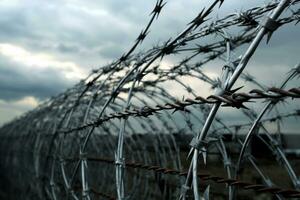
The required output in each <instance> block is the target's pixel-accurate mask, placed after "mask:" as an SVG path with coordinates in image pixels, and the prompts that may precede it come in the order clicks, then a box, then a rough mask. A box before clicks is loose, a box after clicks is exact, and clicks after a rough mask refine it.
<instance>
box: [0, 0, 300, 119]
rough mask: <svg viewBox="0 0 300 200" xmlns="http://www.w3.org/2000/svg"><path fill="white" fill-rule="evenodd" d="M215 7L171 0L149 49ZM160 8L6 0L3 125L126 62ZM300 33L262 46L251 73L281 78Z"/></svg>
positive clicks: (115, 2) (237, 5)
mask: <svg viewBox="0 0 300 200" xmlns="http://www.w3.org/2000/svg"><path fill="white" fill-rule="evenodd" d="M208 2H209V1H199V0H189V1H186V0H169V1H168V3H167V5H166V7H165V9H164V10H163V11H162V13H161V16H160V18H159V20H158V21H156V22H155V23H154V25H153V26H152V28H151V34H150V36H151V37H148V38H147V39H146V40H145V42H144V44H143V47H144V48H145V49H146V48H148V47H151V45H152V44H154V43H157V42H159V41H163V40H165V39H167V38H169V37H172V36H175V35H176V33H178V32H180V31H181V30H182V29H183V28H184V27H185V25H186V24H187V23H188V22H190V21H191V19H193V17H195V16H196V15H197V13H198V12H199V11H200V10H201V9H202V8H203V6H205V5H207V4H208ZM266 2H269V1H266ZM257 4H264V2H262V1H246V0H244V1H241V0H227V1H225V3H224V5H223V6H222V7H221V9H220V10H219V12H218V15H219V16H220V17H221V16H223V15H226V14H229V13H232V12H237V11H240V10H243V9H245V8H247V7H249V6H255V5H257ZM154 5H155V0H148V1H136V0H109V1H107V0H97V1H95V0H0V15H1V18H0V27H1V28H0V125H1V124H3V123H5V122H7V121H9V120H11V119H12V118H14V117H15V116H18V115H20V114H22V113H24V112H25V111H27V110H29V109H32V108H34V107H36V106H37V105H38V103H39V102H41V101H43V100H45V99H46V98H49V97H50V96H53V95H56V94H58V93H59V92H62V91H64V90H65V89H66V88H68V87H71V86H72V85H73V84H74V83H76V82H78V81H79V80H80V79H81V78H84V77H85V76H86V75H87V74H88V72H89V71H90V70H91V69H94V68H99V67H101V66H103V65H105V64H107V63H109V62H110V61H112V60H114V59H116V58H118V57H120V56H121V55H122V54H123V52H125V51H126V49H128V48H129V47H130V45H131V44H132V42H133V41H134V40H135V38H136V37H137V35H138V34H139V33H140V31H141V29H142V28H143V27H144V25H145V23H147V21H148V20H149V14H150V12H151V11H152V9H153V6H154ZM299 35H300V30H299V26H298V27H296V26H294V25H289V26H288V28H284V29H280V30H278V31H277V32H276V34H275V36H274V38H272V42H271V44H270V45H269V46H268V48H267V47H266V46H264V45H262V47H261V49H263V51H261V53H259V54H258V56H257V58H256V59H255V62H253V63H252V65H253V66H254V67H253V68H252V72H253V73H254V74H255V73H256V71H255V69H257V68H258V67H261V66H263V65H265V64H266V63H267V64H268V65H272V66H273V67H274V68H273V70H272V73H274V76H276V73H277V74H279V75H280V74H281V75H282V73H283V72H286V71H287V69H288V67H291V66H294V65H295V64H296V63H297V62H299V46H300V40H299ZM270 47H271V48H270ZM270 57H272V59H270ZM266 73H267V74H268V73H269V74H268V76H269V75H270V72H269V71H266ZM256 75H257V76H258V78H259V77H262V76H264V77H265V75H262V74H261V73H256ZM270 77H271V75H270ZM275 82H276V81H274V80H272V79H269V83H271V84H275Z"/></svg>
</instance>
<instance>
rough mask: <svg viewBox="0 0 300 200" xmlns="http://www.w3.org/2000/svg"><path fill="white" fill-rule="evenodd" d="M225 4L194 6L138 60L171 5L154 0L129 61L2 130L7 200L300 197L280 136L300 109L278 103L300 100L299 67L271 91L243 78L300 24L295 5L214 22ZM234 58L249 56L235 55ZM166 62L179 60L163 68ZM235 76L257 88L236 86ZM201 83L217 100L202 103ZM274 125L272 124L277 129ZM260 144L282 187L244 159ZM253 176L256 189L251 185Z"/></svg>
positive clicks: (219, 0) (256, 161) (254, 160)
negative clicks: (262, 47) (260, 55)
mask: <svg viewBox="0 0 300 200" xmlns="http://www.w3.org/2000/svg"><path fill="white" fill-rule="evenodd" d="M223 2H224V0H214V1H212V2H211V4H210V5H209V7H207V8H199V14H198V15H197V16H196V17H195V18H194V19H193V20H191V22H190V23H189V24H188V25H187V26H186V27H185V28H184V29H183V31H182V32H181V33H179V34H178V35H177V36H176V37H173V38H170V39H169V40H167V41H166V42H165V43H162V44H159V45H155V46H154V47H153V48H151V49H149V50H146V51H142V52H139V53H135V50H136V48H137V47H138V46H139V45H141V44H142V42H143V40H144V39H145V38H146V37H151V36H150V35H151V34H150V29H151V25H152V24H153V23H155V21H156V20H157V19H159V16H160V13H161V12H162V10H163V8H164V6H165V4H166V2H164V1H163V0H158V1H157V3H156V5H155V7H154V9H153V11H152V12H151V16H150V20H149V22H148V23H147V25H146V26H145V28H144V29H143V30H142V31H141V33H140V34H139V35H138V37H137V39H136V41H135V42H134V44H133V46H132V47H131V48H129V50H128V52H127V53H124V54H123V55H122V56H121V57H120V58H119V59H117V60H116V61H114V62H112V63H111V64H109V65H107V66H103V67H100V68H99V69H96V70H93V71H92V72H91V74H90V75H89V76H88V77H87V78H86V79H84V80H82V81H80V82H79V83H78V84H77V85H75V86H74V87H73V88H70V89H68V90H67V91H66V92H64V93H62V94H59V95H57V96H56V97H53V98H51V99H49V100H47V101H45V102H44V103H42V104H41V105H39V106H38V107H37V108H36V109H34V110H32V111H30V112H28V113H26V114H24V115H23V116H21V117H19V118H18V119H16V120H14V121H12V122H10V123H8V124H5V125H4V126H3V127H2V128H1V129H0V138H1V140H0V148H1V151H0V157H1V158H0V159H1V165H0V167H1V173H2V175H1V179H2V181H1V190H2V191H5V193H6V194H7V196H6V197H5V198H6V199H20V198H21V199H53V200H57V199H120V200H121V199H122V200H123V199H209V198H210V196H216V197H223V198H224V199H246V196H247V195H248V196H251V197H253V194H252V193H253V192H255V195H258V193H257V192H260V193H268V194H271V195H273V197H274V198H276V199H285V198H292V197H294V198H297V197H298V198H300V190H299V187H300V180H299V178H298V174H297V170H298V172H299V167H298V168H297V166H296V164H295V163H292V161H289V160H288V158H287V156H286V154H285V151H284V148H283V146H282V144H281V143H280V140H278V138H280V137H281V136H282V135H284V131H282V130H281V128H280V127H281V123H283V122H285V121H286V119H287V118H291V117H296V118H298V117H299V116H300V111H299V110H295V109H294V108H293V109H292V110H291V111H288V109H285V110H284V112H283V111H282V110H280V109H279V107H280V105H281V103H282V102H285V101H288V102H289V103H291V104H296V103H297V101H298V99H299V98H300V88H299V86H297V85H296V86H290V87H289V86H288V83H289V82H291V81H292V80H297V78H299V75H300V65H299V64H296V66H295V67H291V70H290V71H289V73H288V74H287V77H282V84H281V85H276V87H266V86H264V85H263V84H261V83H259V82H258V81H257V80H256V79H255V77H253V76H252V75H250V74H249V73H247V72H245V71H244V69H245V68H246V67H247V63H248V61H249V60H250V59H251V57H252V55H253V54H254V52H255V50H256V49H257V48H258V45H259V43H260V42H261V41H262V40H264V36H265V35H266V40H267V42H269V40H270V39H271V36H272V33H273V32H275V31H276V30H277V29H278V28H281V27H283V28H284V25H285V24H288V23H295V24H297V23H298V22H299V21H300V10H299V8H297V6H298V7H299V0H294V1H290V0H281V1H274V2H270V3H269V4H266V5H263V6H259V7H254V8H250V9H248V10H245V11H243V12H240V13H234V14H230V15H228V16H226V17H224V18H221V19H215V20H214V19H212V18H211V16H210V15H211V13H212V11H213V10H216V9H222V4H223ZM231 29H232V30H235V31H230V30H231ZM236 30H239V31H236ZM212 37H213V40H212V39H210V40H207V38H212ZM273 37H274V36H273ZM203 40H205V41H209V42H207V43H206V44H203V43H202V41H203ZM245 49H246V50H245ZM238 51H241V52H243V51H244V53H242V55H241V56H237V55H236V52H238ZM166 58H174V59H175V60H177V61H176V64H166V62H164V60H165V59H166ZM180 58H181V59H180ZM216 61H218V62H217V63H220V62H222V64H221V65H222V66H221V67H222V72H220V76H219V77H218V78H211V77H210V76H209V75H208V74H206V72H205V68H207V67H208V64H209V63H214V64H215V63H216ZM295 62H297V61H295ZM268 67H271V66H268ZM238 79H242V80H244V81H245V82H246V84H247V85H248V86H249V88H252V89H251V90H249V91H246V89H242V87H235V86H234V84H235V82H236V81H237V80H238ZM201 84H204V85H206V87H207V86H209V87H210V88H211V89H214V90H215V91H216V93H214V94H212V93H210V94H209V95H205V93H204V92H205V89H203V88H204V87H203V88H201V87H199V86H200V85H201ZM232 88H235V89H232ZM253 88H254V89H253ZM242 90H245V91H244V92H241V91H242ZM261 100H263V101H261ZM259 104H260V106H261V105H264V107H263V108H262V109H261V111H260V112H259V113H256V111H255V109H252V108H250V107H251V106H252V105H256V106H257V105H259ZM220 106H225V107H229V108H231V109H232V110H235V111H236V112H238V113H239V114H240V115H241V116H244V118H245V119H247V120H248V122H246V123H245V122H235V124H228V122H227V121H226V117H222V116H221V115H217V114H218V111H219V110H220ZM267 115H268V116H267ZM274 122H275V124H276V125H277V128H276V130H270V126H269V125H270V124H272V123H273V124H274ZM249 127H250V128H249ZM228 135H229V136H230V137H231V138H232V140H231V143H230V144H228V142H227V141H226V138H228ZM253 136H256V137H253ZM253 138H258V140H259V141H260V142H262V143H263V144H264V146H265V147H266V148H267V149H268V152H271V155H267V156H271V158H275V159H270V160H272V161H274V163H275V165H276V166H278V168H279V169H280V170H279V171H280V173H281V174H285V176H286V177H285V179H284V180H286V183H284V184H283V183H282V182H278V177H277V179H276V177H274V175H273V176H272V174H270V173H269V172H268V170H266V169H263V166H262V162H263V161H262V160H261V159H260V158H259V157H257V156H255V155H254V154H253V153H252V151H249V148H248V147H249V146H250V145H256V143H255V142H257V140H255V141H254V140H253ZM252 140H253V141H252ZM251 142H252V143H251ZM265 154H267V152H266V153H265ZM199 156H200V158H201V159H200V158H199ZM211 163H214V164H211ZM274 163H273V164H274ZM216 165H217V166H218V168H219V170H218V171H214V168H215V166H216ZM221 165H223V166H224V168H222V167H221ZM220 168H221V170H220ZM242 169H244V170H242ZM245 170H246V171H247V170H248V172H246V173H244V171H245ZM249 170H250V172H251V173H254V174H255V176H256V177H259V179H258V181H256V182H255V181H253V180H251V179H250V180H249V177H250V175H249V176H247V173H250V172H249ZM220 184H223V185H220ZM224 184H225V185H224Z"/></svg>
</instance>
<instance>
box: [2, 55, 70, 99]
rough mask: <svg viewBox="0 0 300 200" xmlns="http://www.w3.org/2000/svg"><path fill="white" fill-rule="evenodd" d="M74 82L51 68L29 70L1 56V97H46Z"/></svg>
mask: <svg viewBox="0 0 300 200" xmlns="http://www.w3.org/2000/svg"><path fill="white" fill-rule="evenodd" d="M73 84H74V81H68V80H66V78H65V77H64V76H63V75H62V74H61V73H60V72H59V71H57V70H54V69H51V68H45V69H38V68H37V69H36V70H35V71H28V69H27V70H26V68H24V67H23V66H21V65H19V64H17V63H14V62H11V61H9V60H8V59H7V58H6V57H3V56H0V91H1V92H0V99H4V100H17V99H21V98H23V97H26V96H34V97H36V98H37V99H40V100H42V99H45V98H48V97H49V96H52V95H56V94H58V93H59V92H62V91H64V90H65V89H66V88H67V87H70V86H71V85H73Z"/></svg>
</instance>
